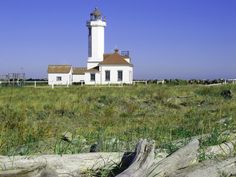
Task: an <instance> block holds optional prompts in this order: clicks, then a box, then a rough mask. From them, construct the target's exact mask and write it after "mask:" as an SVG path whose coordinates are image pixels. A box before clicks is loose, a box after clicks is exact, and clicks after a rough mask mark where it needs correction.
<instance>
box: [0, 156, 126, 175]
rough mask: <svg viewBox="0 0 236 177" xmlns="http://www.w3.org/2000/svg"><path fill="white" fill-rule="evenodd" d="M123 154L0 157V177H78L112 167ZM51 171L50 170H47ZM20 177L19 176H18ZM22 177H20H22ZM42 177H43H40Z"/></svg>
mask: <svg viewBox="0 0 236 177" xmlns="http://www.w3.org/2000/svg"><path fill="white" fill-rule="evenodd" d="M122 156H123V153H84V154H78V155H62V156H60V155H42V156H29V157H26V156H15V157H6V156H0V177H16V176H17V177H21V176H22V175H23V176H24V177H37V176H40V175H41V174H44V176H50V177H51V176H52V175H46V174H47V173H48V172H50V173H51V174H54V176H56V174H57V175H58V176H60V177H61V176H63V177H64V176H65V177H67V176H68V177H69V176H71V175H74V176H78V175H79V174H81V173H84V172H85V171H86V170H88V169H90V170H96V169H100V168H103V167H104V166H107V165H109V166H112V165H115V164H118V163H119V162H120V161H121V158H122ZM48 169H52V170H48ZM20 175H21V176H20ZM23 176H22V177H23ZM54 176H52V177H54ZM42 177H43V176H42Z"/></svg>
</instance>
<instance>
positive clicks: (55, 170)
mask: <svg viewBox="0 0 236 177" xmlns="http://www.w3.org/2000/svg"><path fill="white" fill-rule="evenodd" d="M234 143H235V142H230V143H223V144H221V145H217V146H212V147H208V148H206V152H205V153H206V154H207V153H209V154H211V153H214V154H219V155H227V156H229V158H228V159H224V160H218V161H213V160H207V161H203V162H201V163H199V162H198V157H199V140H198V139H194V140H192V141H191V142H190V143H188V144H187V145H186V146H184V147H182V148H180V149H179V150H177V151H176V152H174V153H173V154H170V155H168V156H167V155H166V154H163V153H161V152H158V151H157V152H155V143H154V141H147V140H141V141H140V142H139V143H138V144H137V146H136V149H135V152H133V153H130V154H132V156H131V157H130V158H124V156H123V155H124V153H86V154H78V155H63V156H59V155H43V156H38V157H37V156H31V157H24V156H16V157H6V156H0V177H80V176H83V177H84V175H83V174H84V172H85V171H87V170H95V171H96V170H97V169H100V168H106V167H107V166H109V167H113V168H114V169H115V166H116V165H117V164H119V165H118V166H120V165H123V166H124V165H125V168H123V169H121V171H119V172H117V173H115V174H116V177H226V176H227V177H228V176H232V175H236V157H232V156H233V155H234V153H233V152H235V148H234V147H235V144H234ZM160 154H161V155H162V157H160ZM127 160H129V162H126V161H127ZM90 176H91V175H90ZM110 176H114V173H113V175H110ZM110 176H109V177H110Z"/></svg>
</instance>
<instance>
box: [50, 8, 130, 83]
mask: <svg viewBox="0 0 236 177" xmlns="http://www.w3.org/2000/svg"><path fill="white" fill-rule="evenodd" d="M87 27H88V60H87V67H72V66H71V65H49V66H48V84H49V85H71V84H73V83H76V84H78V83H80V84H86V85H97V84H101V85H110V84H116V85H117V84H132V83H133V64H132V63H131V58H130V55H129V51H121V52H119V50H118V49H115V50H114V52H113V53H104V48H105V47H104V46H105V44H104V33H105V27H106V21H105V18H103V17H102V14H101V12H99V10H98V9H97V8H95V10H94V11H93V12H92V13H90V20H88V21H87Z"/></svg>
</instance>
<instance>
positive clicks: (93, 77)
mask: <svg viewBox="0 0 236 177" xmlns="http://www.w3.org/2000/svg"><path fill="white" fill-rule="evenodd" d="M90 81H95V74H94V73H91V74H90Z"/></svg>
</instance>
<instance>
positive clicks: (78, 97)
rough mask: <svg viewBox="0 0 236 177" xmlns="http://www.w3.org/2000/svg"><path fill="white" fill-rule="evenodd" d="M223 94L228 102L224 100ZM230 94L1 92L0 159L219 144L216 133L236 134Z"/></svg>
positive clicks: (141, 88) (149, 89)
mask: <svg viewBox="0 0 236 177" xmlns="http://www.w3.org/2000/svg"><path fill="white" fill-rule="evenodd" d="M226 89H228V90H231V91H232V93H233V97H232V98H231V99H227V98H224V97H223V96H222V95H221V92H222V91H223V90H226ZM234 94H236V85H221V86H211V87H209V86H201V85H186V86H168V85H147V86H145V85H137V86H125V87H111V88H109V87H79V86H78V87H70V88H55V89H50V88H36V89H35V88H11V87H5V88H4V87H2V88H0V154H2V155H17V154H20V155H27V154H45V153H59V154H63V153H79V152H87V151H89V148H90V146H91V145H92V144H95V143H96V144H98V147H99V150H100V151H124V150H130V149H133V148H134V145H135V143H137V141H138V140H139V139H140V138H148V139H154V140H155V141H156V144H157V147H163V146H168V148H170V149H171V148H173V147H171V144H170V142H171V141H173V140H176V139H181V138H188V137H191V136H195V135H202V134H206V133H211V134H212V137H215V139H214V141H221V140H219V138H220V135H221V132H224V131H225V130H235V128H236V95H235V96H234ZM65 132H70V133H68V134H69V135H70V134H71V136H72V137H71V138H69V141H65V140H63V138H62V134H63V133H65ZM213 135H214V136H213ZM222 141H224V140H222ZM213 143H214V142H213Z"/></svg>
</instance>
